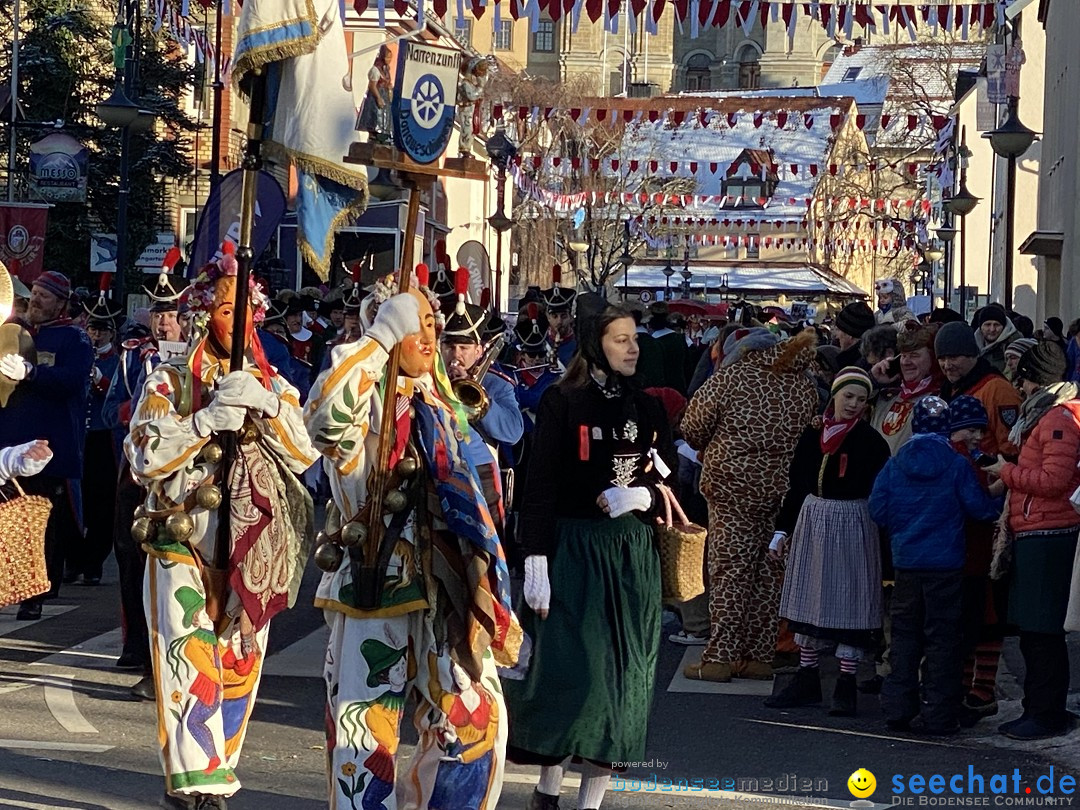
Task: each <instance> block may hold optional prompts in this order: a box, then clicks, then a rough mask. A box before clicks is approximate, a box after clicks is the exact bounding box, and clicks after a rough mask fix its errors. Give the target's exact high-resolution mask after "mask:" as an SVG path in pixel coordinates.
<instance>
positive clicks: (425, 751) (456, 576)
mask: <svg viewBox="0 0 1080 810" xmlns="http://www.w3.org/2000/svg"><path fill="white" fill-rule="evenodd" d="M388 359H389V355H388V353H387V351H386V349H384V348H383V346H382V345H381V344H380V343H379V342H378V341H376V340H375V339H373V338H372V337H371V336H369V335H365V336H364V337H362V338H361V339H360V340H359V341H357V342H354V343H346V344H342V345H340V346H337V347H335V348H334V349H333V352H332V359H331V364H330V368H329V369H327V370H326V371H325V372H323V374H322V375H320V376H319V378H318V379H317V380H316V381H315V384H314V386H313V387H312V390H311V395H310V399H309V400H308V403H307V406H306V409H305V420H306V422H307V427H308V431H309V433H310V435H311V437H312V441H313V443H314V445H315V447H316V448H317V449H318V450H319V451H320V452H321V453H322V454H323V455H324V456H325V458H324V462H323V463H324V467H325V469H326V471H327V474H328V476H329V478H330V486H331V491H332V493H333V503H332V505H331V506H330V508H329V510H328V512H329V514H328V516H327V526H326V535H327V536H328V537H329V538H331V539H335V538H339V537H341V536H342V535H343V533H344V534H347V533H348V532H349V527H350V524H352V525H353V526H355V525H356V524H357V523H365V522H366V520H367V517H366V516H367V514H368V513H367V511H366V509H365V506H367V508H368V509H370V508H371V507H370V505H368V489H369V486H370V485H371V479H370V476H371V474H372V471H373V469H374V468H375V466H376V464H377V457H378V447H379V440H380V437H379V435H378V431H379V430H380V425H381V413H382V402H383V398H382V392H381V391H380V380H382V381H383V383H382V384H385V380H384V376H385V369H386V366H387V361H388ZM440 362H441V361H438V360H436V365H435V369H434V370H433V372H431V373H430V374H423V375H422V376H419V377H406V376H398V377H397V378H396V380H395V382H394V384H395V386H396V394H397V398H396V410H395V420H394V423H395V424H394V427H395V429H394V439H393V444H392V452H391V455H390V469H391V470H394V471H395V472H394V474H393V476H392V477H391V479H390V484H391V487H392V488H393V489H395V490H397V493H398V494H399V495H400V494H403V495H404V497H405V499H406V500H405V501H404V503H405V504H407V505H406V506H405V507H404V508H403V509H401V510H400V511H398V512H396V513H394V514H390V515H387V516H385V517H384V518H383V520H384V525H385V526H386V533H387V534H386V536H387V537H388V538H389V540H388V541H387V543H388V544H387V546H386V547H387V548H388V549H389V548H392V554H390V555H389V557H388V563H386V564H385V565H384V566H383V569H382V570H383V572H384V573H385V579H384V581H383V582H382V583H381V587H378V586H377V589H376V590H374V591H373V592H372V599H373V601H372V602H365V601H364V599H363V596H362V593H361V592H362V590H363V588H362V587H361V585H360V575H359V568H358V565H359V559H360V551H361V550H360V548H357V547H351V548H346V549H345V553H344V557H343V558H342V559H341V560H340V562H338V563H337V564H336V567H334V568H333V570H330V571H328V573H326V574H325V575H324V576H323V580H322V582H321V584H320V586H319V589H318V594H317V598H316V605H317V606H318V607H321V608H323V609H324V611H325V615H326V620H327V623H328V624H329V626H330V643H329V647H328V649H327V655H326V666H325V679H326V689H327V717H326V721H327V767H328V771H329V773H328V783H329V784H328V787H329V802H330V808H331V810H344V808H363V810H396V809H397V808H402V809H403V810H404V809H406V808H408V809H410V810H419V808H427V809H428V810H494V808H495V806H496V804H497V803H498V799H499V795H500V792H501V789H502V773H503V758H504V752H505V747H506V711H505V708H504V704H503V698H502V692H501V688H500V685H499V679H498V676H497V674H496V655H499V656H502V655H504V654H508V651H509V650H510V649H511V648H512V647H513V646H514V641H513V638H514V635H515V633H514V630H512V629H511V614H510V610H509V594H508V574H507V570H506V562H505V557H504V556H503V551H502V548H501V546H500V543H499V538H498V535H497V534H496V532H495V529H494V523H493V520H492V516H491V514H490V512H489V510H488V507H487V504H486V502H485V499H484V496H483V494H482V492H481V488H480V483H479V477H478V475H477V472H476V469H475V467H474V466H473V465H472V463H471V462H470V460H469V457H470V455H469V453H468V452H467V447H466V445H467V443H469V442H477V441H480V438H479V437H478V436H476V435H475V434H472V433H471V432H470V431H469V428H468V426H467V423H466V421H465V418H464V414H461V413H459V412H457V410H456V409H455V405H457V403H456V400H453V399H452V396H451V394H450V384H449V379H448V378H447V377H446V373H445V370H444V369H443V367H442V366H441V365H440ZM458 407H460V406H458ZM410 470H411V472H410ZM403 471H404V472H403ZM380 505H381V504H380ZM346 545H347V544H346ZM361 604H375V605H376V606H375V607H374V608H369V609H364V608H361V607H360V605H361ZM513 627H514V628H517V626H516V624H515V625H513ZM518 632H520V631H519V630H518ZM410 689H412V690H415V692H416V694H417V710H416V715H415V717H414V718H413V719H414V724H415V726H416V728H417V730H418V732H419V737H420V739H419V743H418V746H417V750H416V752H415V753H414V754H413V756H412V758H411V761H410V764H409V773H408V774H403V775H398V774H397V773H396V767H395V766H396V762H395V759H396V753H397V750H398V744H399V739H400V737H399V727H400V721H401V716H402V713H403V711H404V704H405V699H406V697H407V694H408V691H409V690H410Z"/></svg>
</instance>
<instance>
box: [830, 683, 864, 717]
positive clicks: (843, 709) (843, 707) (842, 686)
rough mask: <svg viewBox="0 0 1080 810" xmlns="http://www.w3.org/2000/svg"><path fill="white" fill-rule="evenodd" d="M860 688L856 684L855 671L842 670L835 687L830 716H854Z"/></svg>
mask: <svg viewBox="0 0 1080 810" xmlns="http://www.w3.org/2000/svg"><path fill="white" fill-rule="evenodd" d="M858 694H859V692H858V689H857V688H856V686H855V673H853V672H841V673H840V677H839V678H837V679H836V688H835V689H833V694H832V704H831V705H830V706H829V716H830V717H854V716H855V703H856V699H857V695H858Z"/></svg>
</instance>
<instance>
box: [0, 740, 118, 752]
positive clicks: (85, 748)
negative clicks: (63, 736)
mask: <svg viewBox="0 0 1080 810" xmlns="http://www.w3.org/2000/svg"><path fill="white" fill-rule="evenodd" d="M115 747H116V746H115V745H93V744H91V743H66V742H47V741H45V740H0V748H16V749H19V750H21V751H73V752H78V753H84V754H104V753H105V752H106V751H111V750H112V749H113V748H115Z"/></svg>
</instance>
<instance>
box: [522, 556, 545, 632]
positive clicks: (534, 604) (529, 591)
mask: <svg viewBox="0 0 1080 810" xmlns="http://www.w3.org/2000/svg"><path fill="white" fill-rule="evenodd" d="M525 604H526V605H528V606H529V607H531V608H532V609H533V610H535V611H536V612H537V613H540V612H541V611H543V615H542V616H541V618H543V616H544V615H546V614H547V611H548V608H550V607H551V580H549V579H548V561H547V557H545V556H544V555H542V554H532V555H530V556H528V557H526V558H525Z"/></svg>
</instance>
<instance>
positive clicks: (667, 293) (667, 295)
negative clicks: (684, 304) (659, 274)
mask: <svg viewBox="0 0 1080 810" xmlns="http://www.w3.org/2000/svg"><path fill="white" fill-rule="evenodd" d="M673 275H675V268H674V267H672V266H671V257H670V256H669V257H668V262H667V264H666V265H665V266H664V300H665V301H670V300H671V277H672V276H673Z"/></svg>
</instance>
